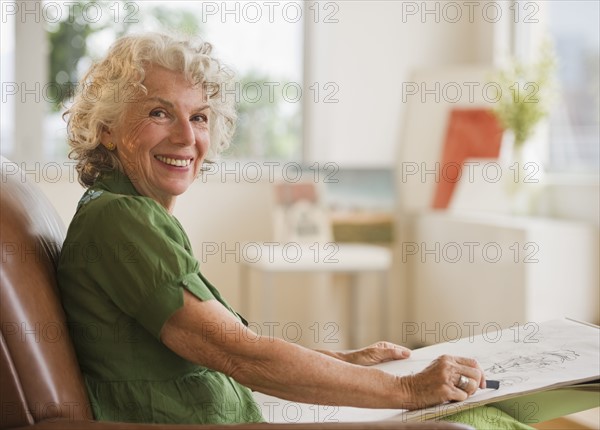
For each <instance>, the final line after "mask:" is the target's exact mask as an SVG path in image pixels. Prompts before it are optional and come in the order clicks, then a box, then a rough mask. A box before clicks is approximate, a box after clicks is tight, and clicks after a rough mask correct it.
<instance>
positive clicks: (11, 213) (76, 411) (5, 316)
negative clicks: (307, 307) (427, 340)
mask: <svg viewBox="0 0 600 430" xmlns="http://www.w3.org/2000/svg"><path fill="white" fill-rule="evenodd" d="M1 161H2V163H1V168H0V170H1V173H2V183H1V185H0V186H1V190H2V192H1V193H0V199H1V213H0V241H1V264H0V289H1V291H0V323H1V328H2V331H1V333H0V356H1V357H0V380H1V383H0V396H1V397H0V406H1V409H0V414H1V415H0V429H9V428H17V427H19V428H20V427H23V428H28V429H36V428H40V429H47V430H55V429H56V430H58V429H84V430H85V429H88V428H89V429H92V430H104V429H106V430H113V429H124V430H134V429H140V430H143V429H147V430H150V429H156V428H157V427H156V426H154V425H149V424H122V423H100V422H95V421H93V419H92V416H91V408H90V405H89V401H88V398H87V394H86V391H85V387H84V384H83V378H82V375H81V372H80V371H79V366H78V364H77V359H76V356H75V352H74V349H73V345H72V343H71V340H70V336H69V333H68V330H67V326H66V323H65V316H64V312H63V309H62V307H61V304H60V301H59V298H58V294H57V287H56V274H55V272H56V263H57V259H58V256H59V253H60V249H61V246H62V243H63V240H64V236H65V229H64V226H63V224H62V222H61V221H60V218H59V217H58V215H57V214H56V212H55V210H54V208H53V207H52V205H51V204H50V203H49V202H48V200H47V199H46V197H45V196H44V195H43V194H42V193H41V192H40V191H39V190H38V188H37V186H36V185H35V184H33V183H30V182H28V181H26V180H25V179H28V178H25V177H24V176H23V175H22V174H21V171H20V170H19V168H18V166H17V165H16V164H15V163H11V162H9V161H8V160H6V159H4V158H2V160H1ZM232 427H243V428H247V429H256V430H264V429H273V428H287V427H293V428H294V429H298V428H305V427H308V428H310V429H342V428H344V429H355V430H360V429H400V428H402V429H417V428H434V429H466V428H468V427H466V426H462V425H458V424H452V423H443V422H442V423H432V422H428V423H424V424H423V425H420V424H407V423H392V422H386V423H377V422H374V423H361V424H310V425H300V426H298V425H293V424H285V425H269V424H251V425H241V426H232ZM160 428H161V429H169V430H175V429H177V430H191V429H216V428H224V427H222V426H221V427H220V426H189V425H186V426H176V425H174V426H171V425H170V426H162V425H161V426H160ZM228 428H229V427H228Z"/></svg>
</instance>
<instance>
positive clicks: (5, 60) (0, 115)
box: [0, 15, 15, 155]
mask: <svg viewBox="0 0 600 430" xmlns="http://www.w3.org/2000/svg"><path fill="white" fill-rule="evenodd" d="M14 33H15V19H14V16H4V15H3V16H2V26H1V27H0V82H2V105H1V106H2V107H1V108H0V125H1V127H0V141H1V142H2V148H1V149H2V154H3V155H4V154H10V153H12V151H13V147H14V122H15V104H14V99H13V98H12V97H8V96H7V93H8V91H9V90H10V84H11V83H13V82H14V81H15V64H14V56H15V45H14V42H15V39H14V37H13V35H14Z"/></svg>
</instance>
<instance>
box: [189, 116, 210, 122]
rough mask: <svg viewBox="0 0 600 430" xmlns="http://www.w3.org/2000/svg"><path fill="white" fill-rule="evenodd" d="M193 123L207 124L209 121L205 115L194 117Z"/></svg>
mask: <svg viewBox="0 0 600 430" xmlns="http://www.w3.org/2000/svg"><path fill="white" fill-rule="evenodd" d="M192 121H196V122H207V121H208V117H207V116H206V115H204V114H198V115H194V116H193V117H192Z"/></svg>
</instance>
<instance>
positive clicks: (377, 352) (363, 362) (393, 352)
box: [337, 341, 410, 366]
mask: <svg viewBox="0 0 600 430" xmlns="http://www.w3.org/2000/svg"><path fill="white" fill-rule="evenodd" d="M337 357H338V358H339V359H340V360H344V361H346V362H348V363H352V364H358V365H360V366H372V365H374V364H379V363H385V362H386V361H392V360H402V359H404V358H408V357H410V349H408V348H404V347H403V346H400V345H396V344H394V343H391V342H384V341H381V342H377V343H374V344H373V345H369V346H367V347H365V348H362V349H357V350H356V351H350V352H344V353H337Z"/></svg>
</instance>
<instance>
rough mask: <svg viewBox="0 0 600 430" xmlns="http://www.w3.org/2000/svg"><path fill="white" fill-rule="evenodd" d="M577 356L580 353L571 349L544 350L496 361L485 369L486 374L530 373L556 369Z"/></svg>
mask: <svg viewBox="0 0 600 430" xmlns="http://www.w3.org/2000/svg"><path fill="white" fill-rule="evenodd" d="M577 357H579V354H578V353H576V352H575V351H573V350H570V349H561V350H556V351H544V352H539V353H536V354H532V355H527V356H525V355H518V356H515V357H511V358H509V359H507V360H504V361H501V362H499V363H494V364H493V365H492V366H491V367H488V368H487V369H485V372H486V374H488V373H491V374H494V375H498V374H503V373H512V372H518V373H521V372H522V373H529V372H539V371H549V370H556V369H558V368H560V367H561V366H560V365H561V364H562V363H564V362H565V361H573V360H576V359H577Z"/></svg>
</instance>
